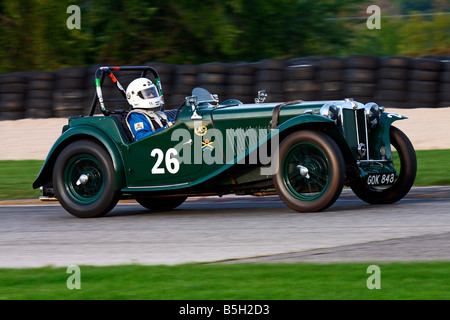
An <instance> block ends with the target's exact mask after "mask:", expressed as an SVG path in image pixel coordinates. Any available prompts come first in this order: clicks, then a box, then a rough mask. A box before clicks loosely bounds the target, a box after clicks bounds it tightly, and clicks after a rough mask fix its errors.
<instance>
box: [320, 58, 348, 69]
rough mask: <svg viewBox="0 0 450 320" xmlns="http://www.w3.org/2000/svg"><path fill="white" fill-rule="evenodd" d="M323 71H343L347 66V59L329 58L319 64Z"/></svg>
mask: <svg viewBox="0 0 450 320" xmlns="http://www.w3.org/2000/svg"><path fill="white" fill-rule="evenodd" d="M319 64H320V67H321V68H322V69H343V68H345V67H346V65H347V61H346V59H345V58H338V57H329V58H325V59H323V60H321V61H320V62H319Z"/></svg>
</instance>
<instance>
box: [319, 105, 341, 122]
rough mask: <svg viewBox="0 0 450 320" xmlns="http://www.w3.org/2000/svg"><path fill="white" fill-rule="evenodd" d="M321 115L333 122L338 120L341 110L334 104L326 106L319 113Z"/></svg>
mask: <svg viewBox="0 0 450 320" xmlns="http://www.w3.org/2000/svg"><path fill="white" fill-rule="evenodd" d="M319 113H320V115H322V116H324V117H327V118H329V119H331V120H335V121H336V120H337V119H338V117H339V110H338V108H337V107H336V105H335V104H333V103H327V104H324V105H323V106H322V107H321V108H320V111H319Z"/></svg>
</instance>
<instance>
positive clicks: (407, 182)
mask: <svg viewBox="0 0 450 320" xmlns="http://www.w3.org/2000/svg"><path fill="white" fill-rule="evenodd" d="M389 134H390V139H391V146H392V147H393V148H392V151H393V154H395V155H396V157H398V158H399V160H398V161H396V159H395V158H394V164H395V166H396V168H395V169H396V171H397V172H399V174H398V178H397V179H396V180H395V181H394V183H393V184H392V185H390V186H388V187H373V186H368V185H366V184H365V182H363V181H358V182H355V183H352V184H351V185H350V187H351V188H352V190H353V192H354V193H355V194H356V195H357V196H358V197H359V198H360V199H361V200H363V201H365V202H367V203H371V204H389V203H394V202H397V201H399V200H400V199H402V198H403V197H404V196H406V194H407V193H408V192H409V190H411V187H412V185H413V183H414V180H415V178H416V171H417V159H416V153H415V151H414V147H413V145H412V143H411V141H409V139H408V137H407V136H406V135H405V134H404V133H403V132H402V131H401V130H399V129H397V128H396V127H391V128H390V132H389ZM395 150H396V153H395V152H394V151H395Z"/></svg>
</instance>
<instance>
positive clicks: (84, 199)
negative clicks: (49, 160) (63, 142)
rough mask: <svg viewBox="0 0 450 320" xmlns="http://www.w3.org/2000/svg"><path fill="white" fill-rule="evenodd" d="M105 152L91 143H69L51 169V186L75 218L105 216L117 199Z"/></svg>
mask: <svg viewBox="0 0 450 320" xmlns="http://www.w3.org/2000/svg"><path fill="white" fill-rule="evenodd" d="M114 182H115V172H114V166H113V163H112V160H111V157H110V155H109V153H108V152H107V151H106V150H105V149H104V148H103V146H101V145H100V144H98V143H95V142H94V141H91V140H78V141H75V142H73V143H71V144H69V145H68V146H67V147H66V148H65V149H64V150H63V151H62V152H61V153H60V155H59V156H58V159H57V160H56V164H55V167H54V168H53V187H54V190H55V195H56V197H57V198H58V200H59V202H60V203H61V205H62V206H63V207H64V209H66V210H67V211H68V212H69V213H71V214H72V215H74V216H76V217H79V218H93V217H99V216H103V215H105V214H106V213H108V212H109V211H110V210H111V209H112V208H114V206H115V205H116V204H117V202H118V200H119V194H118V192H117V191H115V186H114Z"/></svg>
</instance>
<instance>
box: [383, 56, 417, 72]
mask: <svg viewBox="0 0 450 320" xmlns="http://www.w3.org/2000/svg"><path fill="white" fill-rule="evenodd" d="M410 64H411V58H407V57H396V56H392V57H381V58H380V60H379V66H380V67H382V68H405V69H407V68H409V67H410Z"/></svg>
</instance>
